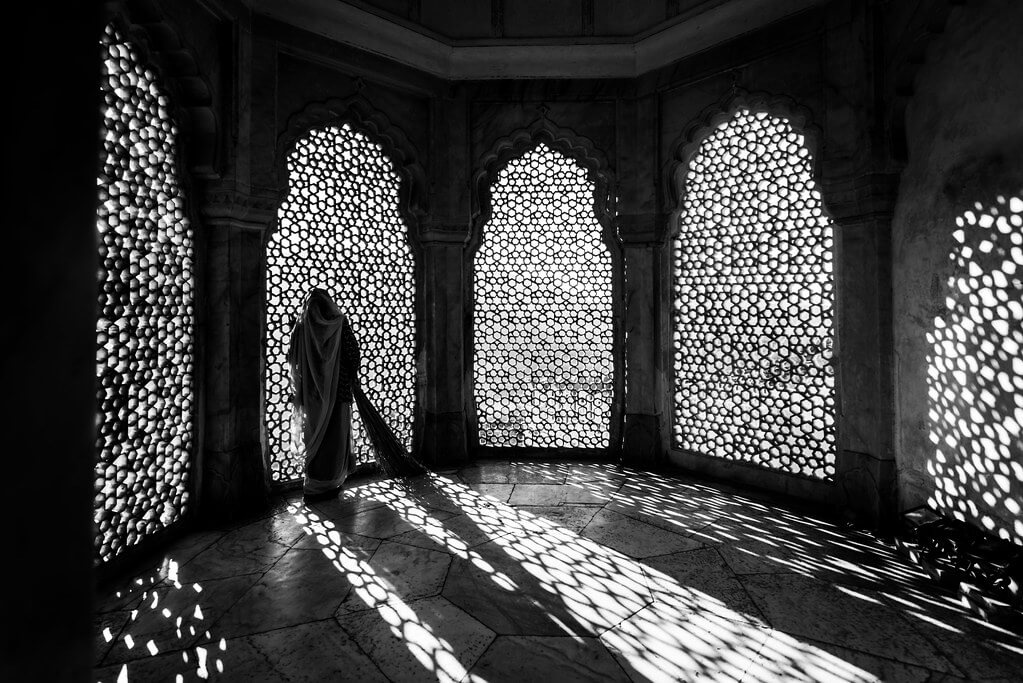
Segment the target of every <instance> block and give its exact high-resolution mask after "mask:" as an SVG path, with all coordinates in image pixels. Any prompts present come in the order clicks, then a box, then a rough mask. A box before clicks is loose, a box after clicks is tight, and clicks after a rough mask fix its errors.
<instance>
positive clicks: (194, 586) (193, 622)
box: [95, 560, 227, 683]
mask: <svg viewBox="0 0 1023 683" xmlns="http://www.w3.org/2000/svg"><path fill="white" fill-rule="evenodd" d="M178 569H179V567H178V563H177V562H176V561H175V560H167V561H165V562H164V563H163V566H162V567H161V568H160V570H159V571H157V572H154V573H153V574H152V575H148V576H143V577H139V578H136V579H135V580H134V581H133V582H132V583H131V584H129V585H128V586H126V587H125V588H122V589H120V590H117V591H116V592H115V595H114V596H113V597H114V598H115V599H116V600H118V601H121V602H123V603H125V604H131V605H133V606H134V609H132V610H131V611H130V616H129V618H128V620H127V622H126V623H125V624H124V625H123V626H120V627H114V628H112V627H111V626H109V625H105V626H102V627H101V629H100V634H99V635H100V638H101V643H103V644H104V645H106V644H109V645H107V647H109V648H110V649H117V650H119V652H117V658H118V659H127V660H128V661H124V662H123V663H121V664H120V665H117V666H114V667H110V668H108V669H107V671H108V672H109V676H107V675H99V676H97V677H96V678H95V680H96V681H98V682H100V683H113V682H114V681H117V683H126V682H127V681H134V680H147V679H149V677H148V676H147V675H145V674H144V673H141V672H140V671H139V669H140V667H142V668H144V667H145V664H146V663H147V662H146V661H145V660H146V659H147V658H150V657H158V656H161V655H163V656H173V658H174V659H175V664H172V665H171V666H169V667H167V666H164V667H163V668H162V672H163V674H164V675H167V674H170V673H173V674H175V675H176V676H177V679H178V680H181V679H182V678H183V677H184V676H188V678H189V680H194V679H200V680H207V679H210V678H220V677H221V674H224V673H225V666H224V660H223V657H224V653H225V652H226V651H227V640H226V639H224V638H216V637H215V636H214V635H213V633H212V632H211V631H210V622H209V620H208V617H207V615H205V614H204V611H203V604H204V602H205V600H204V597H205V596H204V595H203V592H204V589H203V587H202V585H201V584H199V583H195V582H192V583H182V582H181V581H180V580H179V577H178ZM172 653H173V654H172ZM143 670H144V669H143ZM168 680H169V679H168Z"/></svg>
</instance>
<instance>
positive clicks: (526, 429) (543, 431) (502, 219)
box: [473, 143, 615, 449]
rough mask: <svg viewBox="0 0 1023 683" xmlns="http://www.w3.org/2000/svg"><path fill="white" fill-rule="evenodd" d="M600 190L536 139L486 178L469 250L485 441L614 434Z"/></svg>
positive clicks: (571, 442)
mask: <svg viewBox="0 0 1023 683" xmlns="http://www.w3.org/2000/svg"><path fill="white" fill-rule="evenodd" d="M595 194H596V187H595V183H594V182H593V181H592V180H590V179H589V178H588V174H587V171H586V169H584V168H583V167H581V166H580V165H579V164H577V163H576V162H575V161H573V160H571V159H569V158H568V157H566V156H565V155H564V154H562V153H560V152H558V151H555V150H553V149H551V148H549V147H548V146H547V145H545V144H542V143H541V144H539V145H537V146H536V147H535V148H534V149H532V150H530V151H528V152H526V153H525V154H523V155H522V156H520V157H519V158H517V159H513V160H512V161H511V162H510V163H509V164H508V165H507V166H506V167H505V168H504V169H503V170H502V171H501V172H500V174H499V175H498V178H497V181H496V182H495V183H494V185H493V186H492V188H491V207H492V213H491V217H490V220H489V221H488V222H487V223H486V225H484V227H483V235H482V243H481V246H480V248H479V251H478V252H477V254H476V256H475V262H474V273H475V275H474V278H475V279H474V292H475V302H474V310H473V315H474V320H473V335H474V337H473V349H474V361H473V373H474V375H473V379H474V391H475V399H476V412H477V419H478V427H479V444H480V445H481V446H484V447H488V446H489V447H527V448H580V449H606V448H608V447H609V445H610V434H611V413H612V411H611V407H612V399H613V387H614V371H615V368H614V353H613V345H614V316H613V309H612V257H611V252H610V250H609V249H608V246H607V244H606V243H605V242H604V238H603V232H602V228H601V225H600V223H599V222H598V221H597V218H596V216H595V214H594V199H595Z"/></svg>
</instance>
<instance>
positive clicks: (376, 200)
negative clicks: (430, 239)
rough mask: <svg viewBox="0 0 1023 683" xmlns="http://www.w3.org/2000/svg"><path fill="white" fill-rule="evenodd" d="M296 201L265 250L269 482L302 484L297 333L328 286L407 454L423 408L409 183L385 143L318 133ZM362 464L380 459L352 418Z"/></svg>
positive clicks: (302, 159) (296, 177)
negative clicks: (312, 297) (294, 356)
mask: <svg viewBox="0 0 1023 683" xmlns="http://www.w3.org/2000/svg"><path fill="white" fill-rule="evenodd" d="M287 165H288V186H289V190H288V196H287V198H286V199H285V200H284V202H283V203H282V204H281V206H280V209H279V210H278V212H277V222H278V225H277V229H276V231H275V232H274V233H273V234H272V235H271V237H270V240H269V242H268V244H267V250H266V325H267V330H266V416H265V419H266V431H267V441H268V444H267V445H268V448H269V456H270V468H271V476H272V478H273V480H274V481H278V482H286V481H291V480H294V479H298V478H300V477H301V475H302V472H303V463H304V461H303V458H302V453H301V448H300V447H301V444H298V443H293V442H292V434H291V413H292V410H291V374H290V370H289V369H288V363H287V358H288V346H289V344H290V340H291V336H290V335H291V328H292V325H293V323H294V321H295V319H296V317H297V316H298V315H299V313H300V311H301V306H302V303H303V301H304V298H305V295H306V294H307V293H308V292H309V290H310V289H311V288H313V287H321V288H323V289H325V290H327V291H328V292H330V293H331V294H332V295H333V296H334V300H335V301H337V303H338V305H339V306H340V307H341V309H342V310H343V311H344V312H345V313H346V314H347V315H348V318H349V319H350V320H351V323H352V329H353V330H354V331H355V335H356V337H358V340H359V347H360V351H361V356H362V359H361V373H360V377H361V379H362V387H363V389H364V390H365V391H366V394H367V395H368V396H369V397H370V399H371V400H372V401H373V402H374V404H375V405H376V407H377V409H378V410H380V412H381V414H382V415H383V417H384V418H385V419H386V420H387V421H388V424H390V426H391V428H392V429H394V430H395V433H396V434H397V435H398V437H399V438H400V439H401V440H402V442H404V444H405V447H406V448H411V445H412V419H413V408H414V403H415V396H414V392H415V375H416V368H415V338H416V317H415V259H414V255H413V253H412V249H411V247H410V245H409V241H408V228H407V226H406V224H405V221H404V220H403V219H402V216H401V215H400V213H399V210H398V207H399V191H400V186H401V179H400V177H399V176H398V174H397V172H396V171H395V169H394V164H393V163H392V162H391V160H390V159H389V158H388V157H387V156H386V155H385V154H384V150H383V149H382V148H381V146H380V145H379V144H377V143H376V142H374V141H372V140H370V139H369V138H368V137H367V136H366V135H364V134H363V133H361V132H359V131H357V130H355V129H354V128H352V126H351V125H350V124H348V123H345V124H343V125H340V126H326V127H323V128H319V129H316V130H312V131H310V132H309V133H308V135H306V136H305V137H303V138H302V139H301V140H299V141H298V143H296V145H295V147H294V149H293V150H292V151H291V153H290V154H289V155H288V159H287ZM353 434H354V444H353V445H354V449H355V455H356V461H357V462H359V463H363V462H368V461H370V460H372V458H373V455H372V450H371V446H370V444H369V440H368V437H367V436H366V433H365V429H364V428H363V426H362V422H361V420H360V418H359V415H358V410H357V409H356V410H355V411H354V420H353Z"/></svg>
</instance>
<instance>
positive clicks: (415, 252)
mask: <svg viewBox="0 0 1023 683" xmlns="http://www.w3.org/2000/svg"><path fill="white" fill-rule="evenodd" d="M345 124H347V125H348V126H350V127H351V128H352V130H354V131H356V132H358V133H360V134H362V135H364V136H365V137H366V138H367V139H368V140H369V141H371V142H373V143H375V144H377V145H379V146H380V148H381V151H382V152H383V154H384V156H385V157H386V158H387V159H388V161H389V162H390V163H391V168H392V170H393V171H394V172H395V174H396V175H397V176H398V207H397V210H398V215H399V216H400V217H401V219H402V221H403V222H404V224H405V235H404V237H405V241H406V243H407V244H408V246H409V249H410V251H411V255H412V261H413V266H412V271H413V289H414V292H413V299H414V301H413V311H414V313H413V315H414V319H415V325H416V332H415V338H414V341H413V358H414V359H415V363H416V368H415V371H414V373H413V374H414V377H415V378H419V377H420V376H421V374H422V373H421V368H420V365H421V364H422V362H423V354H422V351H423V345H424V343H425V339H424V336H423V330H424V327H423V325H424V317H425V301H424V296H423V284H424V277H425V276H424V252H423V239H422V238H423V235H422V231H423V226H424V224H425V217H426V213H427V207H426V206H425V198H426V197H427V181H426V171H425V169H424V167H423V165H422V163H420V161H419V154H418V151H417V149H416V146H415V145H414V144H413V143H412V141H411V140H410V139H409V138H408V136H407V135H406V134H405V133H404V131H402V130H401V129H400V128H399V127H397V126H396V125H395V124H393V123H392V122H391V120H390V119H389V118H388V116H387V115H386V114H384V113H383V112H382V111H380V110H379V109H377V108H376V107H374V106H373V105H372V104H371V103H370V102H369V100H368V99H366V98H365V97H363V96H362V95H355V96H352V97H349V98H346V99H331V100H327V101H325V102H313V103H310V104H308V105H307V106H306V107H305V108H303V109H302V110H300V111H298V112H296V113H294V114H293V115H292V116H290V117H289V119H288V123H287V126H286V127H285V130H284V132H283V133H282V134H281V135H280V136H279V138H278V140H277V145H276V149H275V152H274V179H275V183H276V200H275V201H274V209H273V217H272V218H271V219H270V222H269V224H268V226H267V228H266V230H265V231H264V233H263V239H262V243H261V251H260V261H259V269H260V270H259V287H260V290H259V291H260V307H259V315H260V320H259V329H260V340H259V344H260V346H259V350H260V356H259V410H260V417H259V426H260V434H259V441H260V450H261V452H262V461H263V472H264V482H265V484H266V486H267V487H268V488H269V489H270V490H273V491H281V490H292V489H295V488H297V487H299V486H301V482H302V479H301V477H299V478H296V479H289V480H282V481H274V480H273V479H272V475H271V472H272V470H271V453H270V438H269V430H268V425H267V416H266V400H267V390H266V389H267V363H266V357H267V345H268V341H269V340H268V333H267V329H268V328H267V298H266V293H267V275H268V269H267V249H268V247H269V244H270V240H271V238H272V237H273V235H274V234H275V233H276V232H277V230H278V229H279V218H278V212H279V210H280V207H281V205H282V204H283V203H284V202H285V201H286V200H287V197H288V194H289V192H290V183H291V179H290V175H289V173H288V158H289V157H290V155H291V153H292V152H293V151H294V150H295V148H296V146H297V145H298V143H299V142H301V141H302V140H303V139H305V138H306V137H307V136H308V135H309V134H310V133H312V132H313V131H316V130H322V129H324V128H328V127H337V128H341V127H343V126H344V125H345ZM425 390H426V387H425V386H424V383H423V382H421V381H418V379H417V380H416V381H415V386H414V388H413V406H412V439H411V441H412V450H413V452H415V451H416V450H418V446H419V444H421V443H422V435H423V426H424V415H423V406H424V396H423V392H424V391H425ZM371 466H372V465H362V466H360V467H358V468H356V472H358V471H360V470H362V469H363V468H367V467H371Z"/></svg>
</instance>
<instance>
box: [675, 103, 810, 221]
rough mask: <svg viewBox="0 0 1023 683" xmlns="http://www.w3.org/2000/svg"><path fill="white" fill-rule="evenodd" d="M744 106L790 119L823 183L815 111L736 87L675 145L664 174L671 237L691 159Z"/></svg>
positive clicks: (697, 121)
mask: <svg viewBox="0 0 1023 683" xmlns="http://www.w3.org/2000/svg"><path fill="white" fill-rule="evenodd" d="M741 109H747V110H749V111H751V112H765V113H767V114H771V115H773V116H778V117H782V118H784V119H785V120H786V121H788V122H789V124H790V125H791V126H792V127H793V129H795V130H796V131H797V132H799V133H801V134H802V135H803V144H804V145H805V146H806V147H807V148H808V149H809V150H810V154H811V158H812V164H813V165H812V170H813V179H814V182H815V183H817V187H818V188H820V187H821V186H822V184H821V177H820V175H821V174H820V169H821V154H820V153H819V152H820V150H821V147H822V145H821V140H823V132H822V130H821V128H820V127H819V126H818V125H816V124H815V123H814V119H813V112H812V111H811V110H810V109H809V108H807V107H805V106H803V105H801V104H799V103H798V102H796V101H795V100H794V99H792V98H791V97H788V96H785V95H771V94H769V93H763V92H755V93H750V92H745V91H743V90H737V91H735V92H734V93H730V94H729V95H728V96H726V97H725V98H723V99H722V100H721V101H719V102H718V103H717V104H714V105H711V106H710V107H708V108H707V109H705V110H703V112H702V113H701V114H700V115H699V116H698V117H697V118H696V119H694V120H693V121H692V122H691V123H690V124H689V125H688V126H686V128H685V130H684V131H683V132H682V135H681V136H679V138H678V141H677V142H676V143H675V145H674V151H673V153H672V155H671V161H670V162H669V166H668V170H667V173H665V174H664V177H665V178H666V180H667V184H668V187H666V188H665V194H664V196H665V197H667V198H669V201H670V206H669V207H668V209H667V210H668V212H669V215H670V217H671V223H670V229H669V231H668V237H669V239H671V238H674V237H675V235H676V234H677V233H678V217H679V214H680V213H681V212H682V210H683V206H682V203H683V201H684V200H685V196H686V181H687V178H688V175H689V164H690V162H692V160H693V157H694V156H696V153H697V152H698V151H699V149H700V145H701V144H703V141H704V139H705V138H706V137H707V136H708V135H709V134H710V133H712V132H713V131H714V130H715V129H717V127H718V126H720V125H721V124H723V123H725V122H726V121H729V120H730V119H731V118H732V117H733V116H734V115H735V113H736V112H738V111H739V110H741ZM823 201H824V200H823V197H822V202H823ZM826 207H827V204H826V203H825V208H826Z"/></svg>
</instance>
